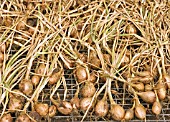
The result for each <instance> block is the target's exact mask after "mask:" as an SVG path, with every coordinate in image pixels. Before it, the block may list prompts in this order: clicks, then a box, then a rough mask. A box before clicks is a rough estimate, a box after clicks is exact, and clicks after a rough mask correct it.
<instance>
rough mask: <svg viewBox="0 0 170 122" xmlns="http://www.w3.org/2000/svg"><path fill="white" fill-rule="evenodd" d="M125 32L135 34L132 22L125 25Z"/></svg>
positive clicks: (135, 30) (135, 29)
mask: <svg viewBox="0 0 170 122" xmlns="http://www.w3.org/2000/svg"><path fill="white" fill-rule="evenodd" d="M125 31H126V33H128V34H136V33H137V28H136V27H135V26H134V25H133V24H129V25H128V26H127V27H126V30H125Z"/></svg>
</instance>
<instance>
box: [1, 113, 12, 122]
mask: <svg viewBox="0 0 170 122" xmlns="http://www.w3.org/2000/svg"><path fill="white" fill-rule="evenodd" d="M0 122H13V118H12V116H11V114H10V113H8V114H4V115H3V116H2V117H1V118H0Z"/></svg>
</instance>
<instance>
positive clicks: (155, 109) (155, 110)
mask: <svg viewBox="0 0 170 122" xmlns="http://www.w3.org/2000/svg"><path fill="white" fill-rule="evenodd" d="M161 111H162V105H161V103H160V102H158V101H155V102H154V103H153V105H152V112H153V113H154V114H155V115H159V114H160V113H161Z"/></svg>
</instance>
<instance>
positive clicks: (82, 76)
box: [76, 66, 87, 83]
mask: <svg viewBox="0 0 170 122" xmlns="http://www.w3.org/2000/svg"><path fill="white" fill-rule="evenodd" d="M76 78H77V81H78V82H79V83H81V82H82V81H84V80H87V72H86V69H85V68H84V67H83V66H77V67H76Z"/></svg>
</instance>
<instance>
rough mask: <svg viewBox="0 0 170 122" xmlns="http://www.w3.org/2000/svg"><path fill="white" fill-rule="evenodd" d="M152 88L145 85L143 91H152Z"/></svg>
mask: <svg viewBox="0 0 170 122" xmlns="http://www.w3.org/2000/svg"><path fill="white" fill-rule="evenodd" d="M152 89H153V87H152V86H151V85H150V84H145V91H152Z"/></svg>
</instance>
